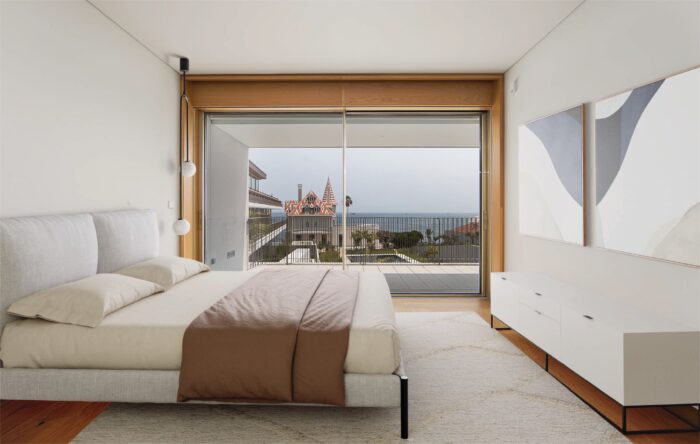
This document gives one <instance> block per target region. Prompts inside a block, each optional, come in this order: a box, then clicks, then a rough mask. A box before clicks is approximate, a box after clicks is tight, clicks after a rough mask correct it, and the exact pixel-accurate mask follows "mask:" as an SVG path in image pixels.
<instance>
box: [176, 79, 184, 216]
mask: <svg viewBox="0 0 700 444" xmlns="http://www.w3.org/2000/svg"><path fill="white" fill-rule="evenodd" d="M183 79H184V73H183ZM184 94H185V93H184V87H183V93H182V95H181V96H180V115H179V116H178V117H180V131H179V132H178V137H179V142H180V143H179V146H180V165H179V166H180V220H182V214H183V213H182V200H183V199H182V195H183V186H184V183H183V180H182V149H183V146H182V96H183V95H184Z"/></svg>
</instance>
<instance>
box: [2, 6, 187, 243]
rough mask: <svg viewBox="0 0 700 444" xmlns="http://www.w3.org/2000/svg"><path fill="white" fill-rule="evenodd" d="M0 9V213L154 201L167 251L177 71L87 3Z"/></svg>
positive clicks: (174, 193)
mask: <svg viewBox="0 0 700 444" xmlns="http://www.w3.org/2000/svg"><path fill="white" fill-rule="evenodd" d="M0 4H1V5H0V8H1V9H0V14H1V15H2V19H1V26H0V28H1V29H2V31H1V32H2V34H1V40H2V42H1V46H0V57H1V59H0V63H1V65H2V67H1V71H0V76H1V78H0V106H1V107H2V109H1V110H0V130H1V132H2V136H1V139H0V140H1V141H2V142H1V147H0V216H3V217H5V216H21V215H35V214H49V213H65V212H80V211H91V210H104V209H115V208H127V207H131V208H153V209H155V210H156V211H157V212H158V218H159V223H160V230H161V250H162V253H163V254H176V253H177V239H176V236H175V235H174V233H173V231H172V229H171V225H172V223H173V222H174V221H175V220H176V219H177V208H175V209H168V208H167V204H168V201H173V202H175V204H176V205H177V202H178V175H177V169H178V162H179V158H178V138H177V131H178V130H177V128H178V115H177V113H178V111H177V110H178V92H179V81H178V75H177V73H176V72H175V71H173V70H172V69H170V68H169V67H167V66H166V65H165V64H164V63H163V62H162V61H161V60H159V59H158V58H156V57H155V56H154V55H152V54H151V53H150V52H148V51H147V50H146V49H145V48H143V47H142V46H141V45H139V44H138V43H137V42H136V41H134V40H133V39H132V38H131V37H129V36H128V35H127V34H126V33H125V32H124V31H122V30H121V29H120V28H119V27H117V26H116V25H115V24H114V23H112V22H111V21H109V20H108V19H107V18H105V17H104V16H103V15H102V14H101V13H100V12H99V11H97V10H96V9H95V8H93V7H92V6H91V5H90V4H89V3H87V2H84V1H80V2H77V1H68V2H64V1H60V2H58V1H57V2H9V1H3V2H0Z"/></svg>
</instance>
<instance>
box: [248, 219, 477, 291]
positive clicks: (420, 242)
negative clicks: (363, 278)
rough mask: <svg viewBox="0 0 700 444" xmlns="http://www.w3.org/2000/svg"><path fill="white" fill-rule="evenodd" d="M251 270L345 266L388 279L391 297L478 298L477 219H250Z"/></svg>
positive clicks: (249, 262)
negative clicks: (460, 295)
mask: <svg viewBox="0 0 700 444" xmlns="http://www.w3.org/2000/svg"><path fill="white" fill-rule="evenodd" d="M248 233H249V258H248V267H249V268H255V267H277V266H285V265H287V266H305V267H324V268H327V267H332V268H342V262H343V248H342V244H343V236H345V237H346V239H347V241H346V242H347V264H348V268H350V269H358V270H365V271H369V270H373V271H379V272H381V273H384V274H385V276H386V279H387V282H388V283H389V286H390V288H391V290H392V292H393V293H402V294H403V293H479V292H480V279H479V272H480V269H479V265H480V264H479V263H480V255H481V247H480V244H481V241H480V240H481V230H480V223H479V219H478V218H466V217H411V216H391V217H384V216H382V217H375V216H354V215H352V216H348V218H347V228H346V230H345V232H343V229H342V220H341V218H340V217H339V216H318V215H301V216H293V217H285V216H283V217H268V218H255V219H250V220H249V222H248Z"/></svg>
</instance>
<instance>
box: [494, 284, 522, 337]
mask: <svg viewBox="0 0 700 444" xmlns="http://www.w3.org/2000/svg"><path fill="white" fill-rule="evenodd" d="M519 291H520V290H519V289H518V287H517V286H516V285H514V284H513V283H511V282H510V281H509V280H508V279H507V277H506V276H503V275H501V274H494V275H493V277H492V279H491V313H492V314H493V315H494V316H496V317H497V318H498V319H500V320H501V321H503V322H505V323H506V325H508V326H509V327H510V328H513V329H516V328H518V292H519Z"/></svg>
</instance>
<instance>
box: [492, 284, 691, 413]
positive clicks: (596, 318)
mask: <svg viewBox="0 0 700 444" xmlns="http://www.w3.org/2000/svg"><path fill="white" fill-rule="evenodd" d="M660 297H661V296H660ZM491 314H492V316H495V317H496V318H497V319H498V320H500V321H502V322H503V323H505V324H506V325H507V326H508V327H510V328H512V329H513V330H515V331H517V332H518V333H519V334H521V335H522V336H524V337H525V338H527V339H528V340H530V341H531V342H533V343H534V344H535V345H536V346H538V347H539V348H541V349H542V350H544V351H545V352H546V353H547V354H548V355H550V356H552V357H554V358H555V359H556V360H557V361H559V362H561V363H563V364H564V365H566V366H567V367H568V368H569V369H571V370H572V371H574V372H575V373H577V374H578V375H579V376H581V377H583V378H584V379H586V380H587V381H588V382H590V383H591V384H593V385H594V386H596V387H597V388H598V389H600V390H601V391H603V392H604V393H606V394H607V395H608V396H610V397H611V398H613V399H614V400H615V401H617V402H618V403H619V404H621V405H622V406H627V407H637V406H668V405H693V404H700V331H698V329H697V327H694V328H693V327H688V326H684V325H680V324H678V323H676V322H673V321H670V320H666V319H662V318H661V317H660V316H657V315H655V314H653V313H649V312H645V311H643V310H640V309H637V308H634V307H630V306H627V305H625V304H623V303H622V302H621V301H619V300H616V299H614V298H611V297H605V296H603V295H599V294H596V293H593V292H591V291H586V290H582V289H580V288H577V287H575V286H573V285H569V284H567V283H564V282H560V281H557V280H555V279H553V278H551V277H549V276H547V275H545V274H540V273H492V274H491Z"/></svg>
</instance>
